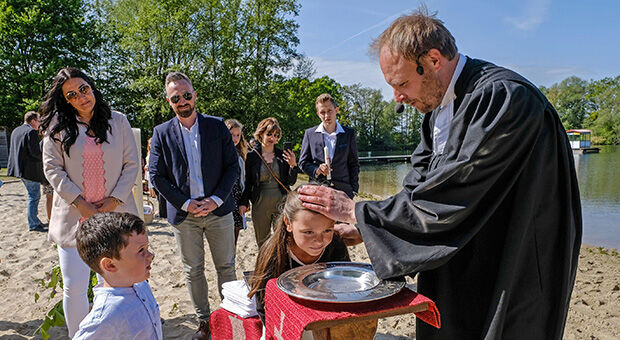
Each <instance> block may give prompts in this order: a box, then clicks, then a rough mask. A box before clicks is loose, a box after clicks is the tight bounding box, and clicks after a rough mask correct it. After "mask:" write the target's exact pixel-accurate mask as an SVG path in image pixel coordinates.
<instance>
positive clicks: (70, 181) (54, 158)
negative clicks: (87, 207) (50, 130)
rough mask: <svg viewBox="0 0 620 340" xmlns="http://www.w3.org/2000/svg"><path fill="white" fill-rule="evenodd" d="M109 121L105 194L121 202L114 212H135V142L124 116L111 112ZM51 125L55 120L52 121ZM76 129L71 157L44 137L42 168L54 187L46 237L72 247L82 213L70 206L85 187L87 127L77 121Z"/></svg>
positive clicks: (105, 159)
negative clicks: (110, 128)
mask: <svg viewBox="0 0 620 340" xmlns="http://www.w3.org/2000/svg"><path fill="white" fill-rule="evenodd" d="M109 122H110V126H111V127H112V131H111V132H108V142H107V143H103V144H102V145H101V150H102V151H103V162H104V165H103V168H104V170H105V175H104V178H105V196H106V197H108V196H114V197H116V198H118V199H119V200H121V201H123V204H121V205H119V206H118V207H116V209H115V210H114V211H118V212H128V213H132V214H134V215H138V210H137V209H136V204H135V201H134V198H133V194H132V188H133V186H134V183H135V181H136V177H137V176H138V171H139V167H140V160H139V158H138V148H137V147H136V141H135V139H134V136H133V132H132V130H131V126H130V125H129V121H128V120H127V117H125V115H123V114H121V113H118V112H116V111H112V118H111V119H110V121H109ZM53 124H55V122H52V125H53ZM78 129H79V134H78V136H77V139H76V141H75V144H73V145H72V146H71V148H70V149H69V156H70V157H68V156H67V154H66V153H65V152H64V151H63V150H62V145H61V143H60V142H57V141H54V140H53V139H51V138H50V137H49V136H45V138H43V170H44V172H45V177H47V180H48V181H49V183H50V184H51V185H52V187H53V188H54V200H53V206H52V216H51V218H50V223H49V232H48V239H49V240H51V241H52V242H54V243H56V244H58V245H59V246H61V247H75V231H76V230H77V226H78V225H79V220H80V217H81V216H82V215H81V214H80V212H79V211H78V210H77V208H75V207H73V206H72V205H71V202H73V201H74V200H75V199H76V198H77V196H78V195H80V194H81V193H82V190H83V189H84V178H83V176H82V172H83V171H84V169H83V167H82V163H83V161H84V158H83V157H82V154H83V152H84V141H85V135H86V128H85V127H84V126H81V125H79V124H78ZM58 137H60V136H58ZM61 139H62V138H61Z"/></svg>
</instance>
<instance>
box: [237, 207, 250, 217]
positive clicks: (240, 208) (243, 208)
mask: <svg viewBox="0 0 620 340" xmlns="http://www.w3.org/2000/svg"><path fill="white" fill-rule="evenodd" d="M247 211H248V207H246V206H245V205H240V206H239V215H241V216H243V215H245V213H246V212H247Z"/></svg>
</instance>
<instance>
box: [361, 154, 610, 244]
mask: <svg viewBox="0 0 620 340" xmlns="http://www.w3.org/2000/svg"><path fill="white" fill-rule="evenodd" d="M574 157H575V167H576V169H577V175H578V180H579V190H580V193H581V205H582V213H583V242H584V243H587V244H591V245H596V246H604V247H612V248H616V249H620V146H603V147H601V152H600V153H598V154H586V155H574ZM410 169H411V164H409V163H390V164H381V165H362V171H361V173H360V191H362V192H372V193H375V194H378V195H382V196H386V197H387V196H390V195H394V194H395V193H397V192H399V191H400V189H401V188H402V181H403V178H404V177H405V175H406V174H407V172H409V170H410Z"/></svg>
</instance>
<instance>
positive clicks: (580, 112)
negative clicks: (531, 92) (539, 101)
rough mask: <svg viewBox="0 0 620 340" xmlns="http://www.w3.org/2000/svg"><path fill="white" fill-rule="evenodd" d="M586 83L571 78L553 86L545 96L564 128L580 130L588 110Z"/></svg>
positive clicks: (576, 78) (579, 79)
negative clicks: (556, 112)
mask: <svg viewBox="0 0 620 340" xmlns="http://www.w3.org/2000/svg"><path fill="white" fill-rule="evenodd" d="M587 85H588V83H587V81H585V80H583V79H581V78H578V77H575V76H572V77H568V78H566V79H564V80H562V81H561V82H560V83H559V84H553V85H552V86H551V87H550V88H549V89H547V90H546V96H547V98H548V99H549V101H550V102H551V104H553V106H554V107H555V109H556V110H557V111H558V114H559V115H560V119H561V120H562V124H564V128H566V129H567V130H569V129H581V128H582V127H584V120H585V119H586V117H587V115H588V110H589V109H590V106H589V101H588V100H587V99H586V87H587Z"/></svg>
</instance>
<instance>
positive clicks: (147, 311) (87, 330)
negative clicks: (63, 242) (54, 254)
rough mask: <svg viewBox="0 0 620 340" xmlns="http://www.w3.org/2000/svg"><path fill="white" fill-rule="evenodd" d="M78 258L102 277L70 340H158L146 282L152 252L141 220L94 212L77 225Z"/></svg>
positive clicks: (158, 329) (152, 301)
mask: <svg viewBox="0 0 620 340" xmlns="http://www.w3.org/2000/svg"><path fill="white" fill-rule="evenodd" d="M75 239H76V245H77V250H78V253H79V254H80V257H81V258H82V260H84V262H85V263H86V264H88V266H89V267H90V268H91V269H92V270H93V271H95V272H97V273H98V274H99V275H101V276H102V277H103V283H100V284H99V285H97V286H96V287H95V288H94V289H93V291H94V294H95V296H94V299H93V308H92V309H91V311H90V313H88V315H86V317H85V318H84V319H83V320H82V322H80V328H79V329H78V331H77V333H76V334H75V336H74V337H73V339H74V340H84V339H134V340H161V339H163V336H162V329H161V318H160V315H159V306H158V304H157V302H156V301H155V297H154V296H153V293H152V292H151V287H150V286H149V284H148V282H147V281H146V280H147V279H148V278H149V277H150V272H151V264H152V262H153V258H154V257H155V255H154V254H153V253H151V252H150V251H149V248H148V246H149V238H148V235H147V230H146V227H145V226H144V223H143V222H142V220H141V219H140V218H139V217H137V216H135V215H132V214H129V213H117V212H108V213H99V214H95V215H93V216H92V217H91V218H89V219H88V220H86V221H85V222H84V223H82V224H80V225H79V226H78V230H77V232H76V235H75Z"/></svg>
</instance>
